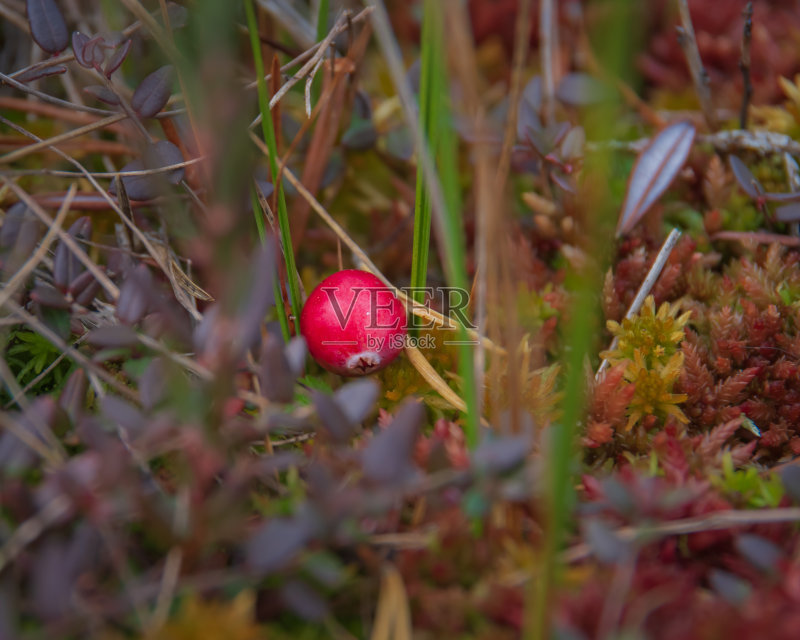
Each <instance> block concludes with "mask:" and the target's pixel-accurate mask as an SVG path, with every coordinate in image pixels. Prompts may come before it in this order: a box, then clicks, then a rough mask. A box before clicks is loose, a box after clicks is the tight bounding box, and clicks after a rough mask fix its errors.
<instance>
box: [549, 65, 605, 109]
mask: <svg viewBox="0 0 800 640" xmlns="http://www.w3.org/2000/svg"><path fill="white" fill-rule="evenodd" d="M612 96H613V90H612V89H611V87H609V86H608V85H607V84H606V83H604V82H602V81H601V80H598V79H597V78H595V77H594V76H590V75H589V74H588V73H582V72H580V71H576V72H573V73H568V74H567V75H565V76H564V77H563V78H562V79H561V82H560V83H559V85H558V89H556V97H557V98H558V99H559V100H560V101H561V102H563V103H564V104H569V105H572V106H576V107H585V106H588V105H593V104H598V103H601V102H605V101H608V100H609V99H610V98H611V97H612Z"/></svg>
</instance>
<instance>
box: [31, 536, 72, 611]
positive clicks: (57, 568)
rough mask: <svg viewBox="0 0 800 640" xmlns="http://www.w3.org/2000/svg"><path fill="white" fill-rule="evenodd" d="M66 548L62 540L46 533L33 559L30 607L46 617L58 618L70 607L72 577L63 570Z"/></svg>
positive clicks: (64, 567)
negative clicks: (46, 535)
mask: <svg viewBox="0 0 800 640" xmlns="http://www.w3.org/2000/svg"><path fill="white" fill-rule="evenodd" d="M65 547H66V545H65V544H64V542H63V541H62V540H60V539H58V538H56V537H54V536H49V537H47V538H45V540H44V541H43V542H42V543H41V545H40V546H39V548H38V549H37V552H36V553H35V554H34V556H33V558H32V566H31V578H30V580H31V584H30V589H31V606H32V608H33V611H34V613H35V614H36V615H37V616H41V618H43V619H45V620H50V621H52V620H57V619H58V618H60V617H62V616H64V615H66V614H67V613H68V612H69V611H70V609H71V603H70V593H71V592H72V589H73V584H72V582H73V580H74V576H71V575H70V574H69V572H68V571H67V570H66V557H65V556H66V554H65V551H66V549H65Z"/></svg>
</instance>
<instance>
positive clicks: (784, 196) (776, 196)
mask: <svg viewBox="0 0 800 640" xmlns="http://www.w3.org/2000/svg"><path fill="white" fill-rule="evenodd" d="M764 199H765V200H769V201H770V202H798V201H800V192H796V191H795V192H793V193H772V192H769V191H768V192H766V193H765V194H764Z"/></svg>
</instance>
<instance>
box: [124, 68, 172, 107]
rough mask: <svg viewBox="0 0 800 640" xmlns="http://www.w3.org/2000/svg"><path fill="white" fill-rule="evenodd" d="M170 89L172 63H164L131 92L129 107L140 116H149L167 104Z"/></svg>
mask: <svg viewBox="0 0 800 640" xmlns="http://www.w3.org/2000/svg"><path fill="white" fill-rule="evenodd" d="M171 90H172V65H166V66H163V67H161V68H160V69H157V70H156V71H153V73H151V74H150V75H149V76H147V77H146V78H145V79H144V80H142V82H141V84H140V85H139V86H138V87H137V88H136V91H134V92H133V97H132V98H131V107H133V110H134V111H135V112H136V113H137V114H139V115H140V116H141V117H142V118H151V117H153V116H154V115H156V114H157V113H158V112H159V111H161V109H163V108H164V105H166V104H167V100H169V95H170V93H171Z"/></svg>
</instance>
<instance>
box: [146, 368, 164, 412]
mask: <svg viewBox="0 0 800 640" xmlns="http://www.w3.org/2000/svg"><path fill="white" fill-rule="evenodd" d="M166 394H167V367H166V363H165V362H164V360H163V359H162V358H153V360H152V361H151V362H150V364H149V365H147V369H145V370H144V373H143V374H142V376H141V378H140V379H139V397H140V398H141V400H142V406H143V407H144V408H145V409H148V410H149V409H153V408H154V407H155V406H156V405H157V404H158V403H159V402H161V400H163V399H164V398H165V397H166Z"/></svg>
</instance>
